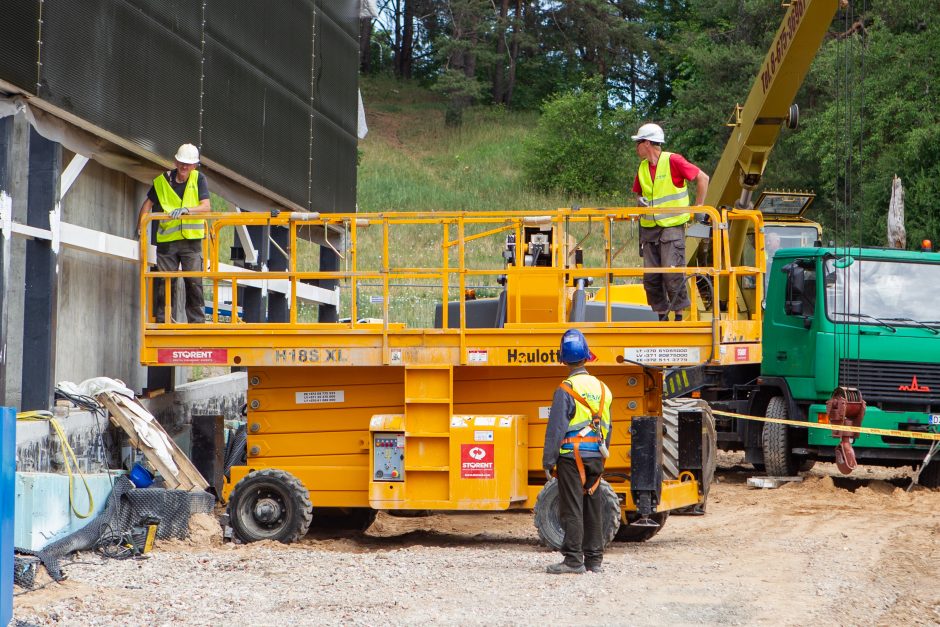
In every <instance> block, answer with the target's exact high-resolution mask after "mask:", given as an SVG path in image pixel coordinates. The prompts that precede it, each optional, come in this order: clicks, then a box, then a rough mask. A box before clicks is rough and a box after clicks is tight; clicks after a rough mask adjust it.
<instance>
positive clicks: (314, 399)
mask: <svg viewBox="0 0 940 627" xmlns="http://www.w3.org/2000/svg"><path fill="white" fill-rule="evenodd" d="M345 401H346V393H345V391H343V390H320V391H318V392H297V396H296V401H295V402H296V403H297V404H298V405H316V404H319V403H343V402H345Z"/></svg>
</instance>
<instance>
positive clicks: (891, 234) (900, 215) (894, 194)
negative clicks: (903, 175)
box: [888, 174, 907, 249]
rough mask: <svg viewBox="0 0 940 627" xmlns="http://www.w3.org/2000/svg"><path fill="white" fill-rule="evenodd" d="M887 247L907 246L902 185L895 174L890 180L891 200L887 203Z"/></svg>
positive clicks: (902, 247)
mask: <svg viewBox="0 0 940 627" xmlns="http://www.w3.org/2000/svg"><path fill="white" fill-rule="evenodd" d="M888 247H889V248H901V249H904V248H907V232H906V231H905V229H904V187H903V186H902V185H901V179H899V178H898V176H897V174H895V175H894V179H893V180H892V181H891V202H890V203H888Z"/></svg>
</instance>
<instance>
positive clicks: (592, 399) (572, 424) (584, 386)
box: [559, 374, 613, 455]
mask: <svg viewBox="0 0 940 627" xmlns="http://www.w3.org/2000/svg"><path fill="white" fill-rule="evenodd" d="M565 383H567V384H568V385H569V386H570V387H571V389H572V390H573V391H574V392H576V393H577V394H579V395H580V396H581V397H582V398H583V399H584V400H585V401H587V402H588V404H589V405H590V406H591V409H590V410H589V409H588V408H587V407H585V406H584V405H582V404H581V403H578V402H575V404H574V406H575V410H574V416H572V417H571V420H570V421H568V430H567V431H566V433H565V438H564V439H566V440H567V439H568V438H573V437H576V436H577V435H578V433H579V432H580V431H581V430H582V429H584V428H585V427H590V426H591V425H592V424H593V418H594V416H593V415H592V414H593V412H595V411H596V412H600V414H601V424H600V427H601V439H602V440H606V439H607V434H608V433H609V432H610V403H611V401H613V395H611V393H610V388H608V387H607V385H606V384H604V382H603V381H601V380H600V379H598V378H597V377H595V376H592V375H589V374H577V375H574V376H573V377H568V378H567V379H565ZM601 396H603V398H604V407H600V404H601ZM580 448H581V450H582V451H599V450H600V445H599V443H597V442H585V443H583V444H581V445H580ZM573 452H574V446H573V445H571V444H563V445H562V447H561V449H560V450H559V454H561V455H568V454H572V453H573Z"/></svg>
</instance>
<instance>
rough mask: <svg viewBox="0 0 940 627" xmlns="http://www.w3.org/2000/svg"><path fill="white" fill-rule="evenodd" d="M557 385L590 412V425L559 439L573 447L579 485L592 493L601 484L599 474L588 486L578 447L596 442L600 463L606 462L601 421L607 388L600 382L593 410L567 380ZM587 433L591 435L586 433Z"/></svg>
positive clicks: (586, 492)
mask: <svg viewBox="0 0 940 627" xmlns="http://www.w3.org/2000/svg"><path fill="white" fill-rule="evenodd" d="M558 387H560V388H561V389H562V390H564V391H565V392H567V393H568V395H569V396H571V398H573V399H574V400H575V402H577V403H580V404H581V405H583V406H584V408H585V409H587V410H588V411H589V412H590V414H591V425H590V426H589V427H584V428H583V429H581V430H580V431H578V432H577V435H574V436H571V437H566V438H564V439H563V440H562V441H561V445H562V446H564V445H565V444H570V445H572V447H574V463H575V464H577V466H578V474H580V475H581V486H582V487H583V489H584V493H585V494H594V492H595V491H596V490H597V487H598V486H599V485H600V484H601V475H597V481H595V482H594V485H592V486H591V487H590V488H589V487H587V485H586V484H587V475H586V474H585V472H584V462H583V461H582V460H581V451H580V450H579V449H580V448H581V445H582V444H587V443H591V444H596V445H597V447H598V449H599V450H600V451H601V461H602V463H605V464H606V462H607V455H604V454H603V453H604V437H603V432H602V431H601V422H602V420H603V417H604V414H603V412H604V405H605V400H606V398H605V395H606V392H607V390H606V388H605V386H604V385H603V384H601V402H600V404H599V405H598V406H597V411H594V408H593V407H591V404H590V403H588V402H587V401H586V400H585V399H584V397H583V396H581V395H580V394H578V393H577V392H575V390H574V388H573V387H571V384H569V383H568V382H567V381H562V382H561V384H560V385H559V386H558ZM589 433H590V434H592V435H588V434H589ZM602 470H603V467H602Z"/></svg>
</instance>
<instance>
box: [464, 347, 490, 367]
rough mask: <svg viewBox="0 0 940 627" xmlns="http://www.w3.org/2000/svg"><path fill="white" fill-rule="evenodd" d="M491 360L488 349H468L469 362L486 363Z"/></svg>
mask: <svg viewBox="0 0 940 627" xmlns="http://www.w3.org/2000/svg"><path fill="white" fill-rule="evenodd" d="M489 360H490V355H489V352H488V351H487V350H486V349H479V348H471V349H468V350H467V363H471V364H485V363H486V362H488V361H489Z"/></svg>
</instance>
